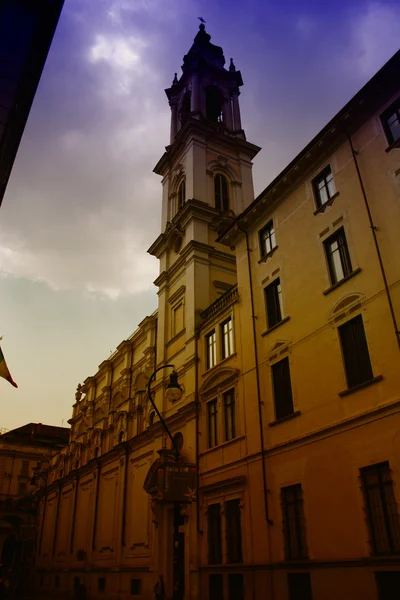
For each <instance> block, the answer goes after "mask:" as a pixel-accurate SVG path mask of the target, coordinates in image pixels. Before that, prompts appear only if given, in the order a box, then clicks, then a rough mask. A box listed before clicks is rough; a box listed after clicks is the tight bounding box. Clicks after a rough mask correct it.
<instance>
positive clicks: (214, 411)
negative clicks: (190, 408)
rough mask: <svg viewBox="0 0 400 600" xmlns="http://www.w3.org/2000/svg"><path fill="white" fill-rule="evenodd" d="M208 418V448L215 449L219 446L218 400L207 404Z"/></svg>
mask: <svg viewBox="0 0 400 600" xmlns="http://www.w3.org/2000/svg"><path fill="white" fill-rule="evenodd" d="M207 416H208V447H209V448H214V446H217V445H218V406H217V400H211V401H210V402H208V404H207Z"/></svg>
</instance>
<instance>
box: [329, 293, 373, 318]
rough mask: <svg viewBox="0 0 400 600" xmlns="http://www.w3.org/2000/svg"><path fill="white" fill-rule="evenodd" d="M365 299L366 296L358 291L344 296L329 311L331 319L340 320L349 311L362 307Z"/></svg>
mask: <svg viewBox="0 0 400 600" xmlns="http://www.w3.org/2000/svg"><path fill="white" fill-rule="evenodd" d="M364 300H365V296H364V295H363V294H358V293H352V294H347V295H346V296H343V297H342V298H341V299H340V300H339V301H338V302H337V303H336V304H335V306H334V307H333V309H332V310H331V312H330V313H329V320H330V321H339V320H340V319H343V317H345V316H346V315H347V314H348V313H349V312H352V311H353V310H357V309H358V308H360V306H361V304H362V303H363V302H364Z"/></svg>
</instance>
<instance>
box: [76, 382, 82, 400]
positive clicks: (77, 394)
mask: <svg viewBox="0 0 400 600" xmlns="http://www.w3.org/2000/svg"><path fill="white" fill-rule="evenodd" d="M81 398H82V385H81V384H80V383H78V387H77V388H76V392H75V400H76V401H77V402H80V400H81Z"/></svg>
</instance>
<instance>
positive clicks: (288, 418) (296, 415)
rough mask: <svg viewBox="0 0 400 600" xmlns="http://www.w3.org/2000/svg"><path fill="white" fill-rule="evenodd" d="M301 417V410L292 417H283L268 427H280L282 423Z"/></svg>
mask: <svg viewBox="0 0 400 600" xmlns="http://www.w3.org/2000/svg"><path fill="white" fill-rule="evenodd" d="M300 415H301V412H300V411H299V410H296V412H294V413H292V414H291V415H287V417H282V418H281V419H276V420H275V421H271V423H268V427H275V425H279V424H280V423H284V422H285V421H290V420H291V419H294V418H295V417H299V416H300Z"/></svg>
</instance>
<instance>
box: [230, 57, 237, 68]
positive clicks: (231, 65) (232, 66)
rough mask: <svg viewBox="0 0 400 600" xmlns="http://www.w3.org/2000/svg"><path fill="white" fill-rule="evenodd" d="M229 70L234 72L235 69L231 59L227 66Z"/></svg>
mask: <svg viewBox="0 0 400 600" xmlns="http://www.w3.org/2000/svg"><path fill="white" fill-rule="evenodd" d="M229 70H230V71H236V67H235V65H234V64H233V58H231V64H230V65H229Z"/></svg>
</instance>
